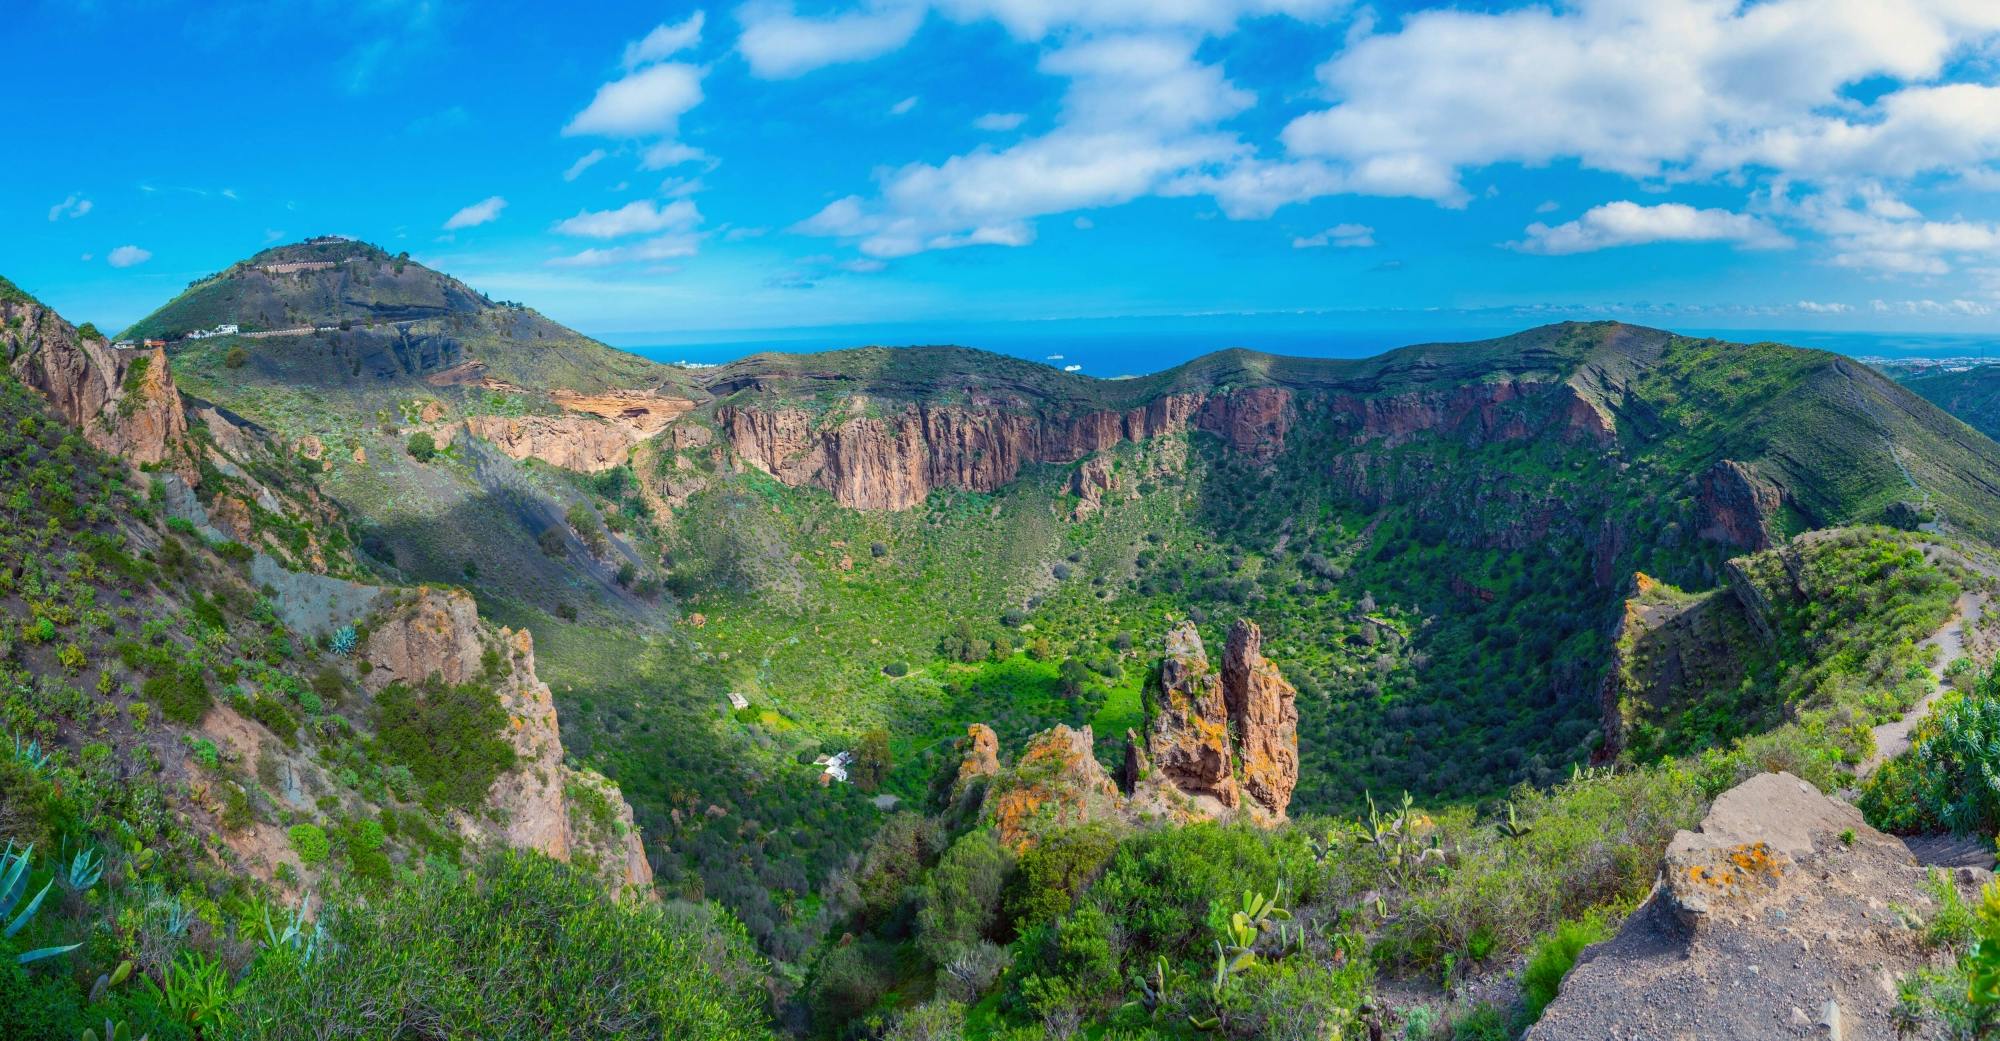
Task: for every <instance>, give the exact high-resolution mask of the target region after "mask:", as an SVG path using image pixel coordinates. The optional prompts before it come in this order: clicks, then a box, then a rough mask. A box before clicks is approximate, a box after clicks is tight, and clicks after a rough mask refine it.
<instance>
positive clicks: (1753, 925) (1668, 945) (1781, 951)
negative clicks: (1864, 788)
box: [1526, 773, 1992, 1041]
mask: <svg viewBox="0 0 2000 1041" xmlns="http://www.w3.org/2000/svg"><path fill="white" fill-rule="evenodd" d="M1991 877H1992V876H1991V874H1990V873H1988V872H1986V871H1983V870H1979V869H1973V868H1966V869H1961V872H1960V873H1959V874H1958V875H1957V876H1955V879H1956V884H1958V885H1959V886H1960V887H1961V890H1962V895H1965V896H1967V897H1968V898H1973V897H1975V896H1976V893H1977V890H1978V888H1979V886H1980V885H1982V884H1983V883H1984V882H1986V881H1987V880H1989V879H1990V878H1991ZM1925 883H1926V876H1925V869H1924V868H1923V867H1922V866H1921V865H1919V864H1918V862H1917V860H1916V858H1915V857H1913V856H1911V854H1910V851H1909V849H1908V848H1907V847H1906V846H1904V844H1903V843H1902V842H1901V841H1900V840H1898V839H1896V838H1894V837H1892V836H1889V835H1884V834H1882V833H1881V832H1879V831H1876V830H1875V829H1873V828H1871V827H1869V826H1868V824H1867V822H1866V821H1864V820H1862V817H1861V814H1860V812H1859V811H1857V810H1855V809H1854V807H1852V806H1850V805H1848V804H1847V803H1844V802H1841V801H1840V800H1838V799H1833V798H1830V797H1828V796H1826V795H1822V794H1821V793H1820V792H1819V790H1818V789H1816V788H1814V787H1813V786H1811V785H1809V784H1807V783H1805V782H1804V781H1801V780H1799V779H1798V778H1797V777H1794V776H1792V775H1791V774H1787V773H1767V774H1761V775H1759V776H1757V777H1753V778H1751V779H1749V780H1747V781H1745V782H1743V783H1742V784H1740V785H1738V786H1736V787H1735V788H1733V789H1731V790H1729V791H1728V792H1725V793H1723V795H1722V796H1721V797H1720V798H1718V799H1716V801H1715V804H1714V806H1713V807H1712V808H1711V809H1710V810H1709V813H1708V816H1707V817H1706V818H1705V819H1703V821H1702V822H1701V825H1700V826H1699V827H1698V828H1696V829H1695V830H1693V831H1683V832H1680V833H1679V834H1677V835H1675V836H1674V839H1673V841H1672V843H1671V844H1670V845H1669V846H1668V848H1667V852H1666V857H1665V862H1664V865H1663V867H1662V872H1661V878H1660V882H1659V884H1658V885H1657V886H1655V887H1654V890H1653V893H1652V895H1651V896H1650V897H1649V898H1647V900H1646V902H1645V903H1644V904H1642V905H1641V906H1640V907H1639V909H1638V910H1637V911H1634V912H1633V913H1632V916H1631V917H1630V918H1628V919H1627V920H1626V922H1625V923H1624V925H1623V926H1622V927H1621V928H1620V929H1619V930H1618V932H1617V934H1616V935H1614V936H1613V937H1612V938H1611V939H1609V940H1607V941H1605V942H1603V943H1601V944H1598V945H1596V946H1593V947H1591V948H1589V949H1587V950H1586V951H1585V952H1584V954H1583V956H1582V957H1581V958H1580V959H1579V960H1578V962H1577V965H1576V967H1575V968H1574V969H1573V970H1571V972H1570V974H1569V977H1568V978H1567V979H1566V980H1564V981H1563V984H1562V991H1561V993H1560V994H1559V995H1558V996H1557V998H1556V1000H1555V1001H1554V1002H1553V1003H1551V1004H1550V1005H1549V1007H1548V1009H1547V1010H1546V1011H1545V1012H1544V1013H1543V1015H1542V1019H1541V1021H1540V1022H1539V1023H1536V1024H1535V1025H1534V1026H1533V1027H1532V1028H1530V1029H1529V1031H1528V1033H1527V1035H1526V1037H1527V1041H1586V1039H1588V1041H1602V1039H1604V1038H1609V1037H1617V1038H1634V1039H1637V1038H1705V1039H1706V1038H1715V1039H1728V1038H1742V1039H1750V1038H1778V1037H1811V1036H1819V1037H1826V1036H1828V1030H1829V1029H1831V1030H1832V1031H1833V1033H1832V1036H1835V1037H1843V1038H1847V1039H1850V1041H1852V1039H1856V1038H1881V1039H1884V1041H1887V1039H1890V1038H1894V1037H1896V1036H1898V1035H1897V1034H1896V1032H1895V1029H1894V1027H1893V1026H1892V1024H1891V1021H1890V1012H1891V1010H1892V1009H1893V1008H1894V1007H1895V1005H1896V1002H1897V996H1896V985H1897V982H1898V980H1899V979H1900V978H1901V977H1903V976H1904V975H1907V974H1909V973H1911V972H1914V971H1917V970H1919V969H1922V968H1925V967H1926V966H1928V965H1929V964H1930V961H1931V958H1932V953H1931V952H1930V951H1928V950H1926V949H1925V947H1924V944H1923V938H1922V936H1921V934H1920V933H1919V932H1918V931H1916V930H1912V929H1910V928H1909V927H1908V926H1907V925H1905V924H1904V922H1903V920H1902V918H1901V917H1900V916H1899V914H1898V911H1897V908H1898V907H1903V908H1909V909H1912V910H1913V911H1915V912H1916V913H1918V914H1920V915H1928V914H1930V913H1931V912H1932V910H1933V909H1934V902H1933V901H1932V899H1931V896H1930V893H1929V891H1928V889H1927V888H1926V884H1925ZM1807 1010H1810V1013H1808V1012H1807ZM1829 1023H1831V1024H1833V1026H1832V1027H1831V1028H1829V1026H1828V1024H1829ZM1814 1031H1817V1034H1815V1033H1814Z"/></svg>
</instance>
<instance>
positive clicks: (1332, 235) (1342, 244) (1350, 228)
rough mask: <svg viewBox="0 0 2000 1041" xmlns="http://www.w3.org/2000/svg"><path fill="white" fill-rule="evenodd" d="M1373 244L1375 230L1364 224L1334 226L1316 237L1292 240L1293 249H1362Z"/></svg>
mask: <svg viewBox="0 0 2000 1041" xmlns="http://www.w3.org/2000/svg"><path fill="white" fill-rule="evenodd" d="M1374 244H1375V229H1374V228H1371V227H1369V226H1368V225H1366V224H1336V225H1334V226H1333V227H1331V228H1328V229H1326V230H1325V231H1322V232H1320V233H1318V234H1316V235H1305V236H1301V237H1299V238H1295V239H1293V240H1292V248H1293V249H1316V248H1318V247H1321V246H1333V247H1335V248H1337V249H1362V248H1366V247H1368V246H1373V245H1374Z"/></svg>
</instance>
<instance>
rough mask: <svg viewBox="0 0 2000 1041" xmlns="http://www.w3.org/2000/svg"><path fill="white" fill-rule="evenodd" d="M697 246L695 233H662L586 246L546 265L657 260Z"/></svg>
mask: <svg viewBox="0 0 2000 1041" xmlns="http://www.w3.org/2000/svg"><path fill="white" fill-rule="evenodd" d="M699 246H700V236H697V235H692V234H671V235H661V236H658V237H656V238H651V239H647V240H646V241H644V242H639V243H634V244H632V245H629V246H611V247H606V248H602V249H586V250H584V251H583V252H581V253H572V254H570V255H569V256H566V257H557V258H555V259H554V260H551V261H549V264H550V265H551V266H554V267H609V266H611V265H613V264H630V263H637V262H654V263H657V262H659V261H663V260H675V259H679V258H681V257H691V256H694V255H695V253H696V252H697V251H698V248H699Z"/></svg>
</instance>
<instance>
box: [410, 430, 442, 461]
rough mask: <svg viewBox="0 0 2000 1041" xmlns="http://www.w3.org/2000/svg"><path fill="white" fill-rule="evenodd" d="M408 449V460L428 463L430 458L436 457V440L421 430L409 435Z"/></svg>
mask: <svg viewBox="0 0 2000 1041" xmlns="http://www.w3.org/2000/svg"><path fill="white" fill-rule="evenodd" d="M408 447H409V450H410V458H412V459H415V460H416V461H417V462H420V463H428V462H430V461H431V457H432V456H435V455H437V439H436V438H433V437H431V435H430V434H429V433H427V432H425V431H422V430H419V431H417V432H416V433H414V434H411V435H410V443H409V445H408Z"/></svg>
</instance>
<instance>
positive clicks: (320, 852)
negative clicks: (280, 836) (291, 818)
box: [290, 824, 333, 866]
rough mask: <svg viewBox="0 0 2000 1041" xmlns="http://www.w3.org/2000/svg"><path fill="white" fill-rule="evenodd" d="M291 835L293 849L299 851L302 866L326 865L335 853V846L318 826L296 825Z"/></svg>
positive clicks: (293, 826)
mask: <svg viewBox="0 0 2000 1041" xmlns="http://www.w3.org/2000/svg"><path fill="white" fill-rule="evenodd" d="M290 834H291V837H292V848H293V849H294V850H297V851H298V854H299V862H300V863H302V864H305V865H308V866H311V865H313V864H324V863H325V862H326V858H327V856H328V855H329V854H331V853H332V852H333V844H332V843H330V842H329V841H327V837H326V832H325V831H324V830H322V829H321V828H320V826H319V825H317V824H294V825H292V828H291V832H290Z"/></svg>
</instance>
